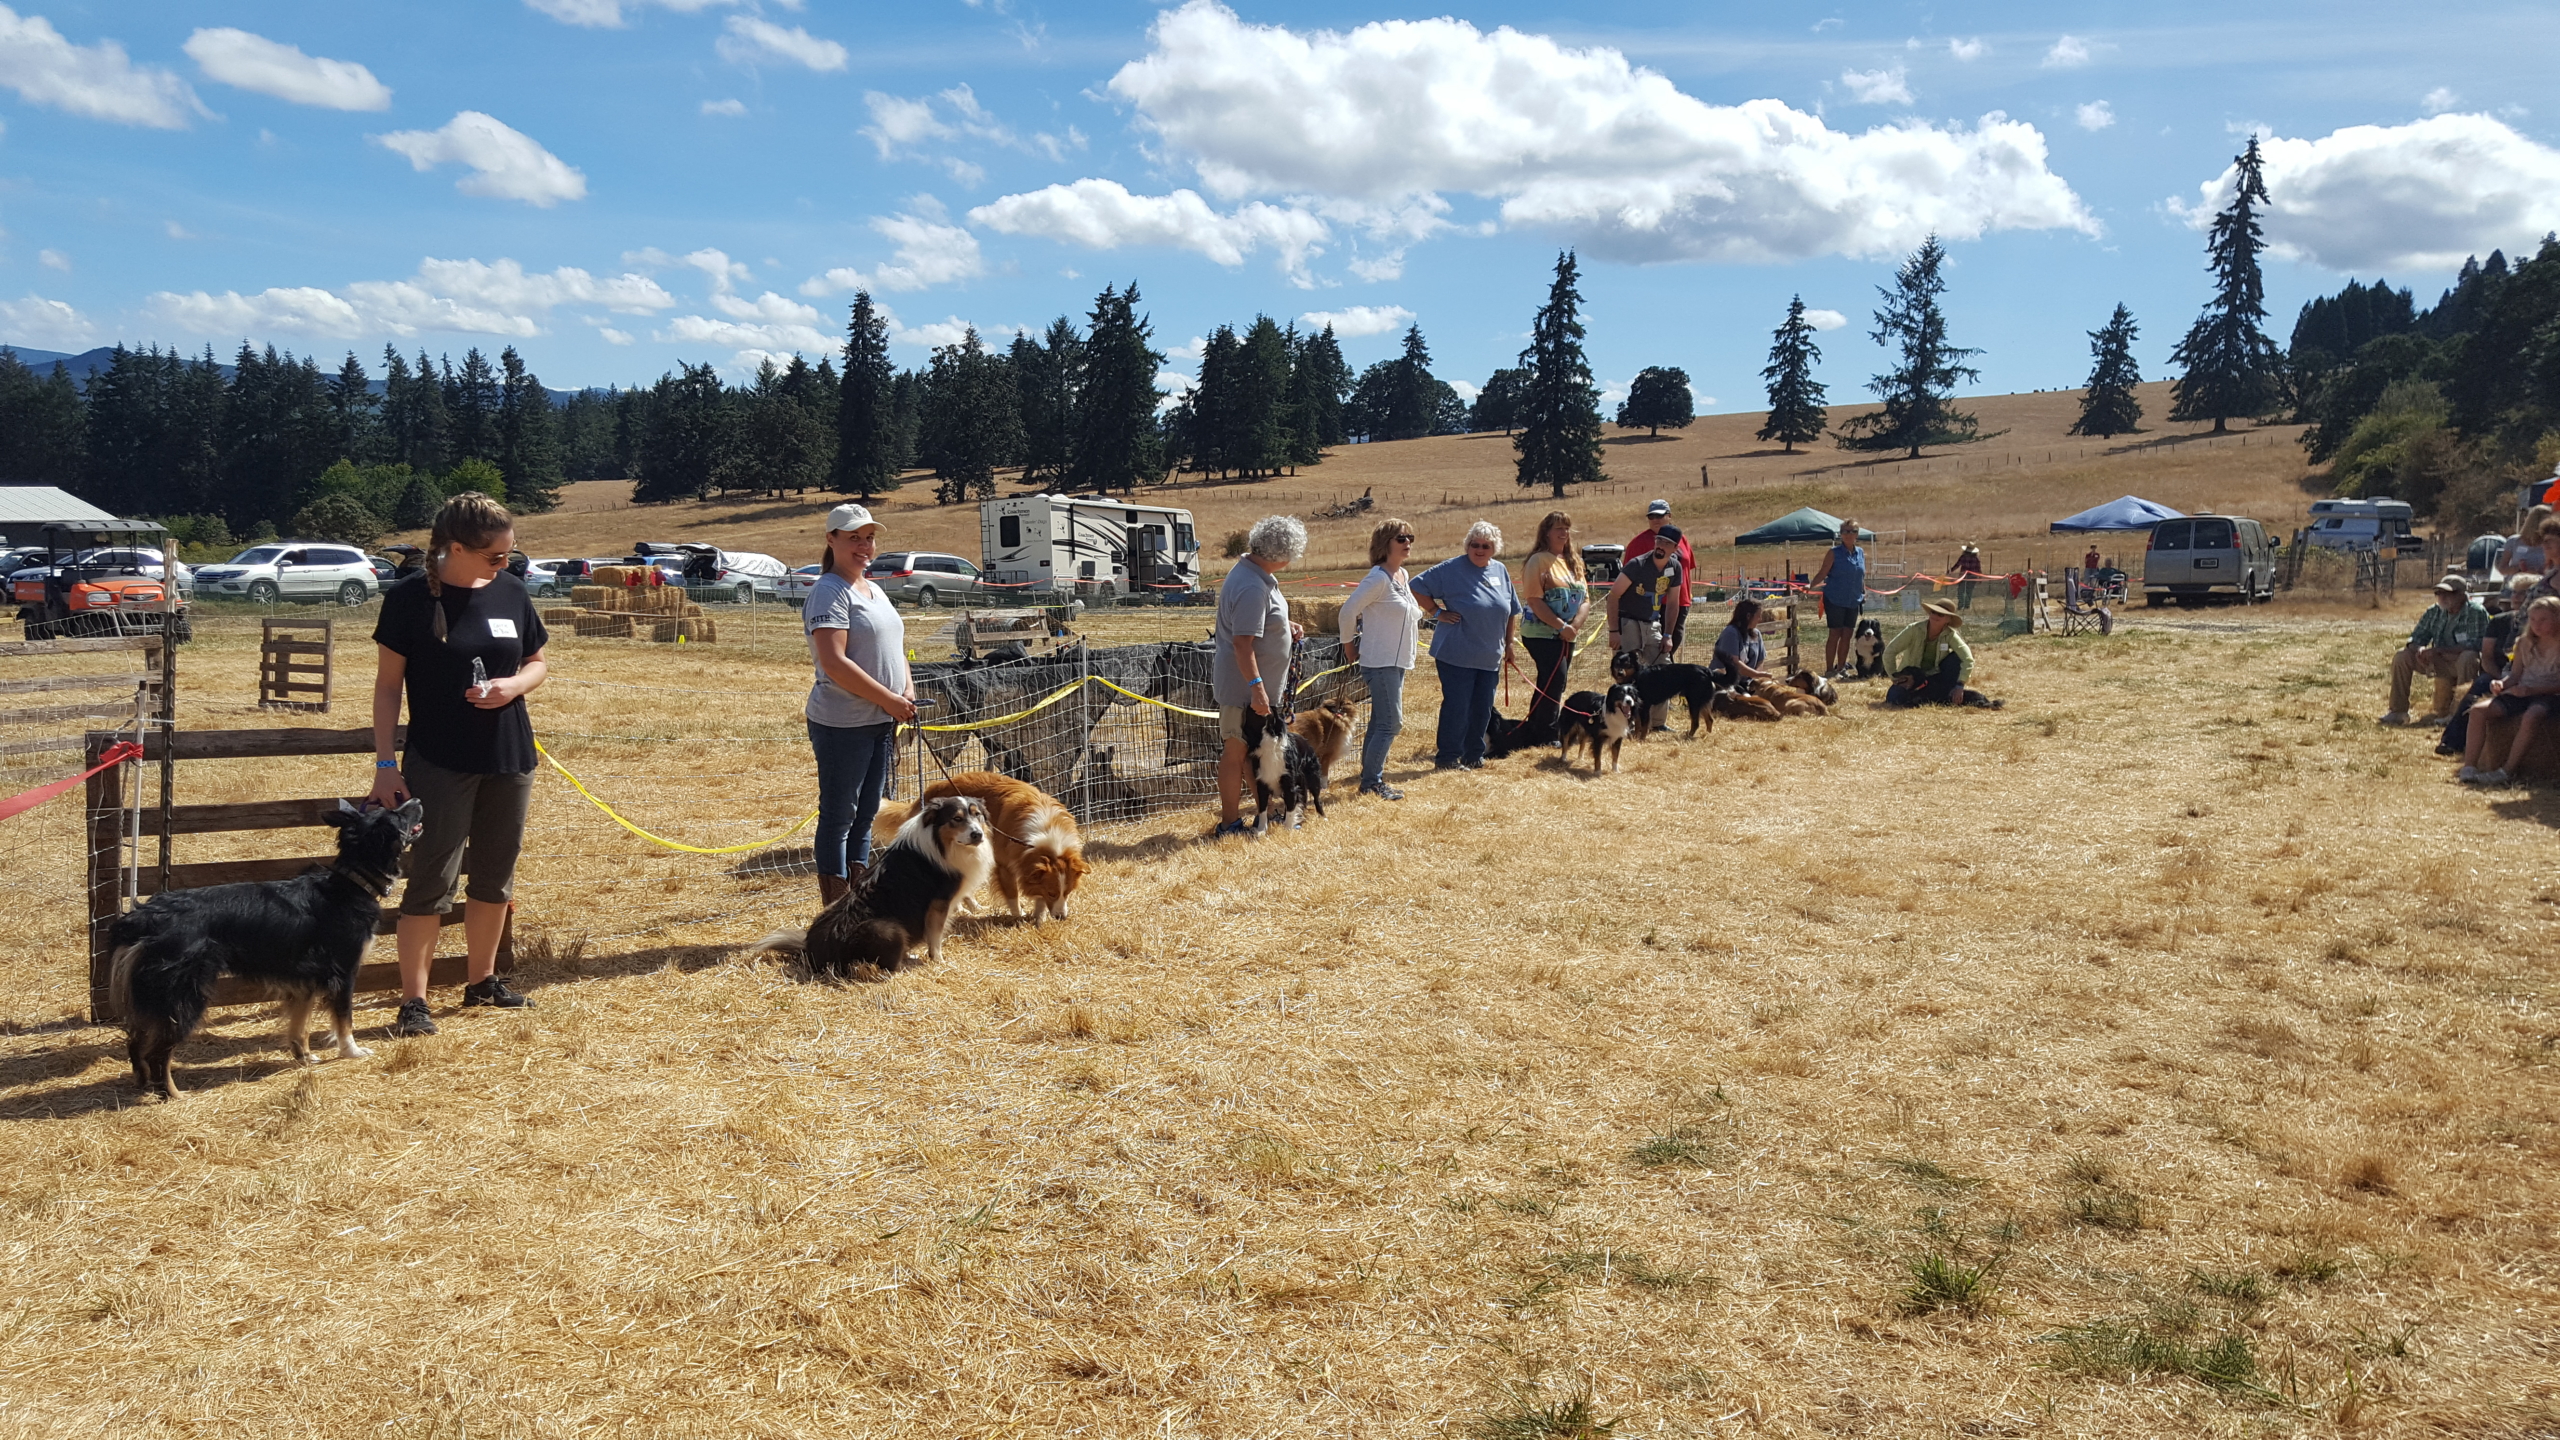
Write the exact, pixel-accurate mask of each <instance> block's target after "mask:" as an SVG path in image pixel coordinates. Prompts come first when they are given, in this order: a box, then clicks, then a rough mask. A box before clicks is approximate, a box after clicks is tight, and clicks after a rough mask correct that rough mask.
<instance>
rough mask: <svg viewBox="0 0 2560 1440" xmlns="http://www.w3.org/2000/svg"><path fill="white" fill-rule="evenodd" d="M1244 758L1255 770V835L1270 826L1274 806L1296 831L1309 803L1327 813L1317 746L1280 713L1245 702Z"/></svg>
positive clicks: (1302, 820) (1321, 812) (1248, 765)
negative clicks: (1264, 712)
mask: <svg viewBox="0 0 2560 1440" xmlns="http://www.w3.org/2000/svg"><path fill="white" fill-rule="evenodd" d="M1244 760H1245V768H1246V769H1247V770H1249V771H1250V772H1251V773H1252V775H1253V807H1254V816H1253V829H1254V833H1255V834H1257V835H1259V834H1262V833H1264V832H1266V831H1268V830H1269V829H1270V828H1271V817H1272V814H1273V812H1275V811H1276V812H1278V814H1279V816H1280V818H1281V820H1282V821H1284V822H1286V823H1287V825H1288V827H1289V828H1290V829H1292V830H1295V829H1297V828H1298V826H1299V825H1300V824H1302V823H1303V822H1304V821H1305V820H1306V810H1307V807H1308V806H1309V805H1313V806H1314V807H1315V808H1316V813H1317V814H1319V815H1321V814H1323V813H1324V766H1323V765H1321V764H1319V763H1318V762H1317V760H1316V752H1315V749H1314V747H1312V746H1310V745H1308V744H1307V742H1306V741H1304V740H1301V739H1299V738H1298V737H1297V736H1295V735H1292V734H1290V733H1289V725H1288V722H1287V721H1285V720H1283V719H1281V718H1280V712H1278V711H1276V710H1275V711H1273V712H1272V713H1270V714H1268V715H1257V714H1255V713H1254V711H1253V709H1252V707H1250V706H1248V707H1246V709H1245V712H1244Z"/></svg>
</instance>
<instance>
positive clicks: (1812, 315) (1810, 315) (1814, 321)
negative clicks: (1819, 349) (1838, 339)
mask: <svg viewBox="0 0 2560 1440" xmlns="http://www.w3.org/2000/svg"><path fill="white" fill-rule="evenodd" d="M1804 323H1806V324H1807V325H1810V326H1812V327H1813V328H1814V329H1816V330H1837V329H1839V328H1840V327H1841V326H1843V325H1846V324H1848V323H1849V317H1848V316H1846V315H1843V314H1841V313H1840V312H1839V311H1837V310H1810V309H1809V310H1807V311H1805V312H1804Z"/></svg>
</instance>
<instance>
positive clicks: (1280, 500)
mask: <svg viewBox="0 0 2560 1440" xmlns="http://www.w3.org/2000/svg"><path fill="white" fill-rule="evenodd" d="M2168 390H2169V387H2168V386H2167V384H2165V383H2160V384H2153V385H2146V386H2144V387H2142V395H2143V403H2144V405H2145V406H2146V407H2147V408H2148V409H2149V411H2150V413H2151V414H2152V415H2153V416H2154V417H2157V416H2161V415H2165V414H2167V413H2168V409H2169V394H2168ZM1966 405H1967V406H1968V408H1970V409H1972V410H1973V411H1975V412H1976V413H1977V414H1979V415H1980V416H1981V420H1982V428H1983V430H1984V431H1985V432H1986V433H1988V434H1991V435H1992V436H1993V438H1991V439H1989V440H1987V441H1984V442H1983V443H1981V444H1978V445H1969V446H1959V447H1956V448H1954V449H1950V450H1946V451H1932V452H1930V454H1929V455H1928V456H1927V457H1926V458H1923V459H1921V460H1919V461H1916V462H1905V461H1901V460H1898V459H1885V460H1876V459H1872V458H1869V457H1865V456H1860V455H1853V454H1850V453H1849V452H1846V451H1843V450H1840V449H1838V448H1836V447H1834V446H1832V445H1830V444H1829V443H1828V442H1825V443H1823V444H1820V445H1817V446H1815V447H1813V448H1812V449H1810V450H1802V451H1798V452H1797V453H1795V454H1792V455H1789V454H1783V453H1781V452H1780V451H1779V450H1778V449H1777V448H1776V447H1774V446H1769V445H1765V444H1763V443H1762V442H1760V441H1758V440H1755V439H1753V438H1752V432H1753V431H1755V430H1757V429H1758V428H1759V427H1760V424H1761V421H1762V418H1763V417H1761V416H1760V415H1757V414H1751V415H1710V416H1707V417H1705V418H1703V419H1701V420H1699V421H1698V422H1697V423H1696V424H1695V425H1693V426H1691V427H1690V428H1689V429H1687V430H1685V431H1678V432H1669V433H1665V434H1664V435H1662V436H1661V437H1660V438H1659V439H1655V438H1651V437H1648V436H1646V435H1645V434H1644V433H1643V432H1641V431H1622V430H1619V429H1617V428H1616V427H1614V426H1613V427H1611V428H1610V431H1609V438H1608V440H1607V441H1606V451H1607V457H1606V464H1607V467H1608V472H1609V475H1610V477H1611V481H1610V483H1609V484H1606V485H1601V486H1595V487H1585V488H1583V489H1581V490H1578V491H1577V492H1576V494H1575V495H1574V497H1573V498H1572V499H1570V500H1568V501H1567V502H1566V508H1567V509H1568V510H1570V511H1572V512H1573V514H1574V515H1575V516H1576V518H1577V519H1578V520H1579V521H1581V522H1582V530H1581V533H1580V537H1579V538H1580V539H1581V540H1582V542H1583V543H1586V544H1591V543H1611V544H1614V543H1620V542H1623V541H1625V540H1626V539H1627V538H1628V537H1629V536H1632V535H1634V534H1635V533H1636V532H1637V531H1639V530H1642V529H1643V528H1644V523H1645V522H1644V506H1645V502H1646V501H1647V500H1648V499H1651V498H1653V497H1655V496H1661V497H1664V498H1666V499H1668V500H1670V502H1671V505H1672V518H1673V519H1674V520H1675V521H1676V522H1677V523H1678V524H1679V525H1680V526H1681V527H1682V528H1683V529H1684V530H1686V531H1687V532H1688V533H1689V535H1690V538H1691V542H1692V545H1693V547H1694V548H1696V550H1697V551H1698V557H1699V561H1700V564H1701V566H1702V567H1703V568H1705V569H1707V570H1709V571H1711V572H1713V571H1718V570H1723V569H1725V568H1726V567H1728V566H1730V565H1732V564H1733V563H1735V562H1736V560H1737V559H1739V560H1740V561H1741V563H1743V564H1745V565H1747V566H1749V567H1751V573H1753V574H1755V575H1758V574H1764V573H1766V574H1774V573H1776V571H1777V566H1778V562H1779V558H1780V557H1779V556H1778V554H1777V553H1776V552H1774V551H1769V550H1759V551H1752V552H1746V553H1745V554H1743V555H1741V556H1739V557H1737V555H1736V554H1735V552H1734V550H1733V547H1732V546H1731V544H1730V543H1729V542H1730V541H1731V539H1732V537H1733V536H1735V535H1737V534H1740V533H1742V532H1743V531H1746V530H1750V529H1753V528H1755V527H1757V526H1759V525H1761V524H1763V523H1764V522H1766V521H1769V520H1773V519H1775V518H1777V517H1778V516H1780V515H1783V514H1785V513H1787V512H1788V511H1790V510H1793V509H1795V508H1796V507H1797V506H1799V505H1812V506H1815V507H1817V508H1820V509H1823V510H1827V511H1829V512H1831V513H1832V514H1835V515H1851V514H1854V515H1855V516H1856V517H1857V518H1858V519H1859V520H1861V521H1862V522H1864V523H1865V524H1866V526H1867V527H1868V528H1869V529H1872V530H1876V531H1879V532H1882V533H1883V534H1885V535H1886V537H1887V539H1886V542H1885V543H1884V544H1882V545H1881V546H1880V547H1879V549H1878V554H1877V558H1878V559H1879V560H1882V561H1886V562H1907V563H1908V564H1909V565H1910V566H1911V567H1912V568H1914V569H1917V570H1921V571H1925V572H1929V573H1944V571H1945V570H1946V569H1947V568H1948V567H1949V566H1950V565H1951V564H1952V563H1953V561H1954V559H1955V553H1956V550H1957V548H1958V547H1959V546H1961V545H1962V544H1963V543H1964V542H1965V541H1967V540H1973V541H1977V542H1979V543H1980V544H1981V545H1982V547H1983V555H1984V557H1985V559H1986V561H1987V562H1988V564H1989V566H1990V568H1991V569H1993V570H1994V571H2007V570H2011V569H2021V568H2026V567H2029V566H2033V565H2040V564H2050V565H2055V566H2059V565H2062V564H2066V563H2074V564H2076V563H2077V562H2078V559H2079V556H2080V554H2081V551H2082V549H2083V548H2084V546H2085V542H2084V541H2082V540H2079V539H2076V538H2073V537H2067V536H2054V535H2050V534H2048V533H2047V532H2046V530H2045V526H2046V524H2047V523H2048V522H2050V521H2054V520H2058V519H2061V518H2062V517H2063V516H2065V515H2070V514H2074V513H2076V512H2078V511H2081V510H2085V509H2087V508H2088V507H2090V506H2092V505H2096V504H2101V503H2103V502H2105V501H2108V500H2113V499H2115V498H2116V497H2117V496H2119V495H2124V494H2128V493H2132V494H2140V495H2143V496H2146V497H2147V498H2150V499H2153V500H2157V501H2159V502H2161V503H2162V504H2165V505H2171V506H2175V507H2176V508H2178V509H2181V510H2190V511H2193V510H2205V509H2212V510H2219V511H2221V512H2223V513H2226V514H2234V515H2253V516H2256V517H2257V518H2258V519H2260V520H2263V521H2265V522H2266V523H2267V525H2268V528H2269V529H2270V530H2272V531H2274V532H2276V533H2279V534H2290V533H2291V532H2292V530H2293V528H2294V527H2295V526H2297V525H2300V524H2301V523H2302V522H2303V519H2304V517H2305V516H2306V515H2307V514H2308V513H2309V506H2310V496H2309V495H2308V493H2306V492H2305V490H2304V489H2303V488H2302V486H2301V484H2300V483H2299V482H2300V480H2301V477H2302V475H2303V468H2304V467H2303V463H2302V450H2301V447H2300V445H2299V444H2298V443H2296V437H2297V436H2299V434H2300V433H2301V432H2300V427H2298V426H2270V427H2265V428H2255V429H2253V428H2247V427H2243V428H2242V429H2241V430H2239V431H2237V432H2235V433H2233V434H2230V435H2226V436H2220V437H2215V436H2210V435H2208V434H2207V433H2206V432H2207V431H2208V430H2209V429H2210V427H2209V426H2201V425H2185V424H2181V425H2170V424H2167V423H2165V422H2161V421H2159V420H2157V419H2156V418H2155V419H2154V420H2153V421H2151V422H2150V426H2149V428H2147V429H2146V430H2145V431H2144V432H2143V433H2142V434H2140V435H2135V436H2125V437H2120V438H2118V439H2116V440H2112V441H2103V440H2086V439H2081V438H2078V437H2074V436H2070V435H2067V434H2065V433H2064V432H2065V431H2066V430H2068V429H2069V428H2070V425H2071V422H2072V421H2073V419H2075V418H2076V417H2077V416H2078V414H2079V396H2078V394H2077V392H2067V391H2055V392H2052V393H2048V394H2030V395H1991V396H1983V397H1980V398H1978V399H1976V400H1970V401H1967V402H1966ZM1864 408H1867V407H1859V406H1842V407H1837V408H1835V409H1834V410H1833V411H1832V416H1833V419H1834V420H1835V422H1836V421H1840V420H1844V419H1846V418H1847V417H1848V416H1851V415H1854V414H1856V413H1858V412H1859V411H1860V410H1861V409H1864ZM1702 465H1703V466H1705V467H1706V468H1707V471H1708V474H1709V475H1710V477H1711V478H1712V479H1713V480H1714V488H1712V489H1701V488H1700V486H1699V483H1698V471H1699V467H1700V466H1702ZM1512 466H1513V453H1512V448H1511V441H1510V439H1509V438H1508V437H1506V436H1502V435H1492V434H1487V435H1456V436H1444V437H1441V438H1437V439H1431V440H1408V441H1399V442H1395V443H1392V444H1383V445H1352V446H1345V447H1343V448H1341V449H1337V450H1335V451H1333V452H1332V453H1331V454H1330V455H1329V456H1328V457H1327V458H1326V460H1325V462H1324V463H1323V464H1322V465H1318V466H1314V467H1311V468H1309V469H1306V470H1302V471H1300V472H1299V473H1298V474H1296V475H1293V476H1283V477H1279V478H1276V479H1271V480H1263V481H1255V482H1234V483H1229V482H1219V483H1210V482H1205V481H1201V480H1199V479H1197V478H1196V477H1194V478H1186V479H1185V480H1184V481H1183V482H1182V483H1180V484H1175V485H1170V486H1166V487H1163V488H1162V489H1160V490H1153V491H1149V492H1148V495H1147V498H1148V499H1150V500H1151V501H1152V502H1153V503H1157V504H1166V505H1180V506H1184V507H1187V508H1189V509H1190V510H1191V511H1192V512H1193V514H1194V516H1195V517H1196V519H1197V522H1198V526H1199V530H1200V534H1201V535H1202V536H1203V538H1204V540H1205V541H1206V543H1207V544H1208V546H1209V550H1208V556H1209V568H1210V570H1211V571H1212V572H1213V573H1214V572H1217V571H1222V570H1224V569H1225V567H1226V562H1225V561H1223V560H1222V559H1220V558H1219V549H1218V542H1219V541H1220V539H1221V538H1222V537H1224V536H1225V535H1226V534H1227V533H1228V532H1230V531H1232V530H1237V529H1240V528H1242V527H1244V526H1246V525H1248V524H1251V523H1252V522H1253V521H1254V520H1256V519H1258V518H1260V517H1261V516H1264V515H1268V514H1272V513H1274V512H1275V511H1276V512H1282V513H1289V514H1299V515H1307V514H1312V513H1313V512H1315V511H1316V510H1318V509H1321V508H1322V507H1324V506H1326V505H1329V504H1332V503H1334V502H1336V501H1340V500H1347V499H1352V498H1356V497H1357V496H1358V495H1359V494H1360V493H1361V492H1362V491H1363V490H1373V491H1374V492H1375V499H1376V500H1377V503H1378V506H1379V513H1381V514H1392V515H1399V516H1402V517H1403V518H1405V519H1407V520H1410V521H1412V522H1413V523H1414V524H1415V525H1417V526H1418V527H1419V529H1418V531H1417V534H1418V536H1419V542H1420V543H1419V544H1418V546H1417V547H1416V549H1415V552H1414V553H1415V555H1416V556H1417V557H1418V558H1422V559H1425V560H1430V559H1437V558H1439V557H1441V556H1443V555H1453V554H1456V553H1457V551H1458V548H1459V540H1460V537H1461V536H1463V535H1464V534H1465V532H1466V528H1467V526H1468V525H1469V524H1470V523H1472V522H1473V521H1475V520H1477V519H1480V518H1490V519H1492V520H1493V521H1494V523H1496V524H1498V525H1500V526H1502V527H1503V529H1504V531H1505V532H1506V533H1507V534H1508V536H1509V537H1510V538H1511V549H1512V551H1513V552H1514V553H1517V551H1518V550H1520V549H1521V548H1524V547H1525V546H1526V545H1527V544H1528V543H1529V540H1530V538H1531V536H1533V535H1534V534H1535V533H1536V529H1537V523H1538V517H1539V516H1541V515H1543V514H1545V513H1546V512H1547V511H1548V510H1549V509H1551V508H1554V505H1555V502H1554V501H1553V500H1552V499H1551V498H1549V497H1548V496H1546V495H1545V494H1543V493H1539V494H1531V493H1529V492H1526V491H1523V490H1521V489H1520V488H1519V487H1518V486H1517V485H1515V484H1513V483H1512V475H1513V469H1512ZM1011 488H1012V487H1011V485H1010V484H1009V483H1008V485H1007V486H1006V487H1005V489H1006V491H1007V492H1008V493H1009V492H1010V491H1011ZM931 491H932V485H931V481H930V480H929V479H926V478H924V477H921V476H918V477H912V478H911V479H910V480H909V482H908V484H907V485H906V487H905V488H903V489H901V490H898V491H895V492H893V493H892V494H891V495H889V496H888V497H886V498H885V499H884V500H883V501H882V502H881V503H880V505H878V506H877V507H876V509H877V511H878V513H879V515H880V517H881V519H882V520H883V521H884V522H885V523H886V526H887V532H888V536H887V539H886V541H885V542H884V544H885V545H886V546H888V547H889V548H893V549H894V548H898V547H902V546H912V547H915V548H919V549H935V550H948V551H952V552H955V553H957V554H961V555H967V556H972V557H974V556H976V555H977V554H978V553H979V546H978V513H977V507H976V506H974V505H965V506H938V505H935V504H934V503H933V500H932V493H931ZM630 495H631V490H630V487H629V486H628V485H626V484H624V483H623V482H621V481H618V480H617V481H591V482H588V483H585V484H579V485H572V486H569V487H567V490H566V491H565V493H564V503H563V505H562V506H561V508H560V509H559V510H557V511H554V512H553V513H551V514H549V515H544V516H539V517H536V518H534V519H530V520H528V521H526V522H525V526H524V529H523V532H522V536H521V539H522V542H523V544H524V546H525V548H526V550H527V551H528V552H529V553H532V554H535V555H581V556H598V555H608V554H609V555H620V554H622V553H624V551H625V550H626V549H627V548H628V547H629V546H630V544H631V543H632V542H633V541H635V540H663V539H703V540H710V541H712V542H714V543H716V544H720V545H724V546H727V547H728V548H730V549H733V550H759V551H765V552H768V553H771V554H774V555H778V556H781V557H783V558H784V559H786V560H788V561H790V562H791V563H792V564H794V565H804V564H808V563H810V562H811V561H813V560H815V559H816V558H817V550H818V544H819V541H820V538H821V537H820V536H819V535H818V533H817V528H818V517H819V516H821V515H822V514H824V512H825V508H826V506H827V505H828V504H831V503H833V499H834V498H835V497H828V496H821V495H816V494H812V495H809V496H805V497H793V498H790V499H782V500H777V499H775V498H773V497H771V496H759V497H747V496H740V497H733V498H730V499H726V500H713V501H703V502H690V501H688V502H682V503H677V504H669V505H646V506H636V505H633V504H632V503H631V499H630ZM1371 523H1373V522H1371V521H1367V520H1329V521H1319V522H1315V523H1313V524H1312V525H1311V526H1310V529H1311V530H1312V532H1313V550H1312V553H1311V554H1310V556H1309V558H1308V562H1307V564H1306V565H1304V566H1303V567H1301V570H1300V575H1301V577H1302V578H1304V577H1310V576H1311V577H1316V578H1330V579H1336V580H1339V579H1344V578H1357V574H1358V572H1359V571H1360V570H1363V569H1366V568H1367V565H1368V560H1367V556H1368V536H1369V528H1370V525H1371ZM409 538H411V539H417V538H420V537H418V536H416V535H412V536H411V537H409ZM2109 553H2110V554H2117V553H2118V551H2117V549H2116V547H2115V546H2113V545H2110V547H2109ZM2132 554H2133V558H2134V559H2135V560H2137V561H2138V560H2139V557H2140V552H2139V551H2138V550H2137V551H2134V552H2132ZM1793 558H1794V559H1795V560H1796V561H1797V562H1798V568H1804V567H1806V566H1809V565H1810V564H1811V563H1812V561H1813V559H1814V558H1815V557H1813V556H1811V555H1808V554H1807V553H1805V552H1802V551H1798V552H1797V553H1796V554H1795V556H1794V557H1793Z"/></svg>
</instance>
